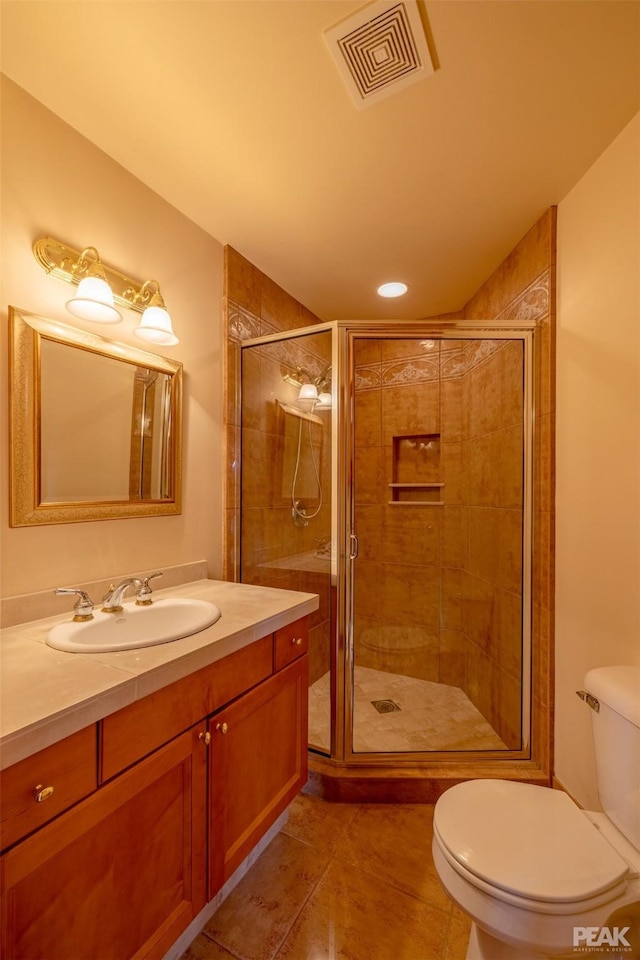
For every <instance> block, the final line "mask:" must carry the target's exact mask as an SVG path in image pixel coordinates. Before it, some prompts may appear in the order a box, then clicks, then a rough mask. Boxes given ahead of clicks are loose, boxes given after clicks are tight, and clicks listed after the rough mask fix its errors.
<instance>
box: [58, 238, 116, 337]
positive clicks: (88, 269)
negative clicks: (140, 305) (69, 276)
mask: <svg viewBox="0 0 640 960" xmlns="http://www.w3.org/2000/svg"><path fill="white" fill-rule="evenodd" d="M88 255H90V256H91V257H93V260H91V259H89V257H88ZM72 269H73V270H74V272H75V273H76V275H77V276H78V277H79V278H80V279H79V282H78V289H77V291H76V293H75V296H74V297H72V298H71V300H68V301H67V303H66V308H67V310H68V311H69V313H72V314H73V315H74V316H76V317H80V318H81V319H82V320H92V321H93V322H94V323H120V321H121V320H122V314H120V313H119V311H118V310H116V308H115V304H114V301H113V292H112V290H111V287H110V286H109V284H108V283H107V278H106V277H105V273H104V268H103V266H102V264H101V262H100V254H99V253H98V251H97V250H96V248H95V247H85V249H84V250H83V251H82V253H81V254H80V256H79V258H78V260H77V261H76V263H75V264H74V265H73V268H72Z"/></svg>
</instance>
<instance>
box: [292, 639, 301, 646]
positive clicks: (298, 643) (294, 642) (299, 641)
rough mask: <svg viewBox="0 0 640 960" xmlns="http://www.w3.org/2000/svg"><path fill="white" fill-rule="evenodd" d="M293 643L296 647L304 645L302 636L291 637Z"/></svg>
mask: <svg viewBox="0 0 640 960" xmlns="http://www.w3.org/2000/svg"><path fill="white" fill-rule="evenodd" d="M291 643H292V644H293V645H294V647H301V646H302V637H292V638H291Z"/></svg>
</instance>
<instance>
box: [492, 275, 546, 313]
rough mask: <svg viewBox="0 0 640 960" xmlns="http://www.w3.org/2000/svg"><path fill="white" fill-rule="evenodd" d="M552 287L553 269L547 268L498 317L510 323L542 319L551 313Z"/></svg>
mask: <svg viewBox="0 0 640 960" xmlns="http://www.w3.org/2000/svg"><path fill="white" fill-rule="evenodd" d="M550 289H551V271H550V269H549V268H547V269H546V270H544V271H543V272H542V273H541V274H540V276H538V277H536V279H535V280H534V281H533V282H532V283H530V284H529V286H528V287H526V288H525V289H524V290H523V291H522V293H521V294H520V295H519V296H518V297H516V298H515V300H512V301H511V303H509V304H508V306H507V307H506V308H505V309H504V310H503V311H502V313H500V314H498V317H497V319H498V320H501V321H507V322H509V323H525V322H531V321H532V320H540V319H542V317H545V316H547V315H548V313H549V292H550Z"/></svg>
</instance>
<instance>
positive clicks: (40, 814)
mask: <svg viewBox="0 0 640 960" xmlns="http://www.w3.org/2000/svg"><path fill="white" fill-rule="evenodd" d="M97 769H98V765H97V756H96V727H95V724H94V725H92V726H90V727H85V728H84V729H83V730H79V731H78V733H74V734H72V735H71V736H70V737H66V738H65V739H64V740H60V741H59V742H58V743H54V744H52V745H51V746H50V747H47V748H46V749H45V750H40V751H39V753H34V754H33V756H31V757H27V758H26V759H25V760H21V761H20V762H19V763H16V764H14V765H13V766H12V767H8V768H7V769H6V770H3V771H2V773H0V834H1V836H2V849H3V850H4V849H5V848H6V847H9V846H11V845H12V844H14V843H15V842H16V841H17V840H20V839H21V838H22V837H24V836H26V835H27V834H28V833H31V832H32V831H33V830H35V829H36V828H37V827H40V826H42V824H44V823H47V821H48V820H51V819H52V818H53V817H55V816H57V815H58V814H59V813H62V811H63V810H66V809H67V807H70V806H71V805H72V804H74V803H76V802H77V801H78V800H81V799H82V798H83V797H86V796H87V795H88V794H90V793H92V791H94V790H95V789H96V788H97V786H98V783H97V779H98V778H97ZM50 787H52V788H53V790H52V791H51V793H49V789H48V788H50ZM37 795H39V796H40V798H41V799H40V800H38V796H37Z"/></svg>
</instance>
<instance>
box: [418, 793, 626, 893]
mask: <svg viewBox="0 0 640 960" xmlns="http://www.w3.org/2000/svg"><path fill="white" fill-rule="evenodd" d="M434 829H435V831H436V833H437V835H438V838H439V839H440V841H441V842H442V844H443V845H444V846H445V847H446V849H447V851H448V852H449V854H450V855H451V857H453V859H454V860H455V861H457V862H458V863H459V864H461V865H462V867H464V868H465V870H466V871H468V872H469V873H471V874H475V876H477V877H479V878H481V879H482V880H484V881H486V882H487V883H489V884H491V885H492V886H494V887H498V888H501V889H503V890H507V891H509V892H510V893H514V894H516V895H518V896H521V897H527V898H530V899H533V900H544V901H573V900H584V899H587V898H588V897H592V896H594V895H596V894H598V893H601V892H603V891H605V890H608V889H609V888H610V887H613V886H615V885H616V884H617V883H619V882H620V881H621V880H622V879H623V878H624V876H625V875H626V874H627V872H628V864H627V863H626V862H625V860H623V859H622V857H621V856H620V855H619V854H618V853H617V852H616V851H615V850H614V849H613V847H612V846H611V845H610V844H609V843H608V842H607V841H606V840H605V839H604V838H603V837H602V836H601V834H600V833H599V832H598V830H597V828H596V827H594V825H593V824H592V823H591V822H590V821H589V820H588V819H587V817H585V816H584V814H583V813H581V812H580V810H579V808H578V807H577V806H576V804H575V803H574V802H573V801H572V800H571V799H570V798H569V797H568V796H567V794H565V793H563V792H562V791H561V790H551V789H549V788H548V787H537V786H534V785H532V784H528V783H516V782H513V781H510V780H469V781H467V782H466V783H460V784H458V785H456V786H454V787H451V788H450V789H449V790H447V791H446V793H444V794H443V795H442V796H441V797H440V799H439V800H438V802H437V804H436V808H435V813H434Z"/></svg>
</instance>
